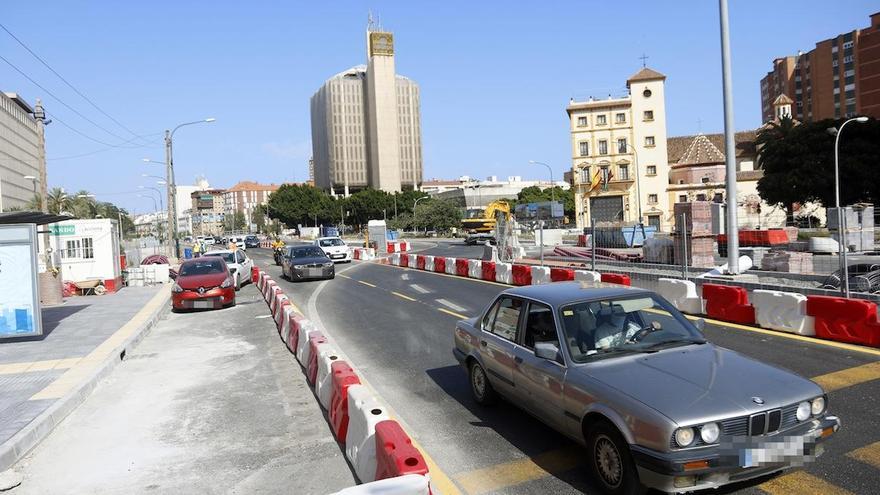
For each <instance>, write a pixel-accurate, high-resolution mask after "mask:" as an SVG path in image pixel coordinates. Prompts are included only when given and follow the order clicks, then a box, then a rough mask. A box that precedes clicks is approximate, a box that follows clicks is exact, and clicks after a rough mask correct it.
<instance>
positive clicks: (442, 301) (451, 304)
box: [437, 299, 467, 311]
mask: <svg viewBox="0 0 880 495" xmlns="http://www.w3.org/2000/svg"><path fill="white" fill-rule="evenodd" d="M437 302H438V303H440V304H442V305H444V306H446V307H447V308H449V309H451V310H453V311H467V308H462V307H461V306H459V305H458V304H455V303H454V302H450V301H447V300H446V299H437Z"/></svg>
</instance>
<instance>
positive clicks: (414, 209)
mask: <svg viewBox="0 0 880 495" xmlns="http://www.w3.org/2000/svg"><path fill="white" fill-rule="evenodd" d="M428 198H430V196H422V197H421V198H416V200H415V201H413V223H415V221H416V205H417V204H419V201H421V200H423V199H428ZM414 227H415V226H414ZM427 231H428V227H425V232H427Z"/></svg>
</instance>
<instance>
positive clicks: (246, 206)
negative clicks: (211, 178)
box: [223, 181, 279, 225]
mask: <svg viewBox="0 0 880 495" xmlns="http://www.w3.org/2000/svg"><path fill="white" fill-rule="evenodd" d="M278 187H279V186H278V185H277V184H259V183H257V182H251V181H241V182H239V183H238V184H236V185H234V186H232V187H231V188H229V189H227V190H226V191H225V192H224V193H223V211H224V213H225V214H226V215H232V214H234V213H235V212H242V213H244V221H245V224H246V225H250V224H252V223H254V210H255V209H257V207H259V206H263V205H265V204H267V203H268V202H269V195H271V194H272V193H273V192H275V191H277V190H278ZM264 213H265V211H264Z"/></svg>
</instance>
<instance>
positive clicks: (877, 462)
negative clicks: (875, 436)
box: [846, 442, 880, 469]
mask: <svg viewBox="0 0 880 495" xmlns="http://www.w3.org/2000/svg"><path fill="white" fill-rule="evenodd" d="M846 455H847V456H848V457H852V458H853V459H855V460H857V461H861V462H864V463H865V464H870V465H872V466H874V467H875V468H877V469H880V442H874V443H872V444H871V445H866V446H864V447H862V448H859V449H856V450H853V451H852V452H850V453H848V454H846Z"/></svg>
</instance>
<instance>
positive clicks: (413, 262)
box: [406, 254, 418, 268]
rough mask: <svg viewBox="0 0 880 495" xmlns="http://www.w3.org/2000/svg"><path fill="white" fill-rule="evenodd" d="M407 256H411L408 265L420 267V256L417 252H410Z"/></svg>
mask: <svg viewBox="0 0 880 495" xmlns="http://www.w3.org/2000/svg"><path fill="white" fill-rule="evenodd" d="M406 256H407V258H409V261H408V262H407V263H408V266H409V267H410V268H417V267H418V256H417V255H415V254H408V255H406Z"/></svg>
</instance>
